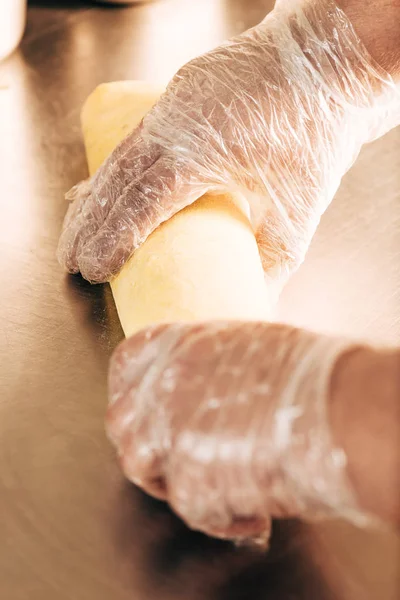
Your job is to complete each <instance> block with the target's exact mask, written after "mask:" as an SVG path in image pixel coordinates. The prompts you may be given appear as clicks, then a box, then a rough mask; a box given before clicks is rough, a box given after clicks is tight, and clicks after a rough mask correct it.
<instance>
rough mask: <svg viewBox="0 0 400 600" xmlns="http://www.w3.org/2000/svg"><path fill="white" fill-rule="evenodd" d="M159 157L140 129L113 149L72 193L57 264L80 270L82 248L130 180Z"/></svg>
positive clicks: (153, 145) (72, 270) (70, 269)
mask: <svg viewBox="0 0 400 600" xmlns="http://www.w3.org/2000/svg"><path fill="white" fill-rule="evenodd" d="M159 154H160V150H159V148H158V146H157V145H156V144H154V143H151V142H148V141H146V142H145V141H144V140H143V138H142V136H141V127H139V128H137V129H136V130H135V131H133V132H132V133H131V134H130V135H128V136H127V137H126V138H125V139H124V140H123V141H122V142H121V143H120V144H119V145H118V146H117V147H116V148H115V150H114V151H113V152H112V154H111V155H110V156H109V157H108V159H107V160H106V161H105V162H104V164H103V165H102V166H101V167H100V168H99V169H98V171H97V172H96V174H95V175H94V177H93V178H92V179H91V180H88V181H87V182H82V184H78V186H75V188H73V189H72V190H71V191H72V198H73V204H72V207H70V210H69V214H68V216H67V217H66V219H65V221H64V225H63V231H62V235H61V238H60V242H59V248H58V257H59V261H60V263H61V264H62V265H63V266H64V267H65V268H67V270H69V271H70V272H77V271H78V270H79V267H78V262H77V256H78V254H79V252H80V249H81V247H82V246H83V245H84V244H85V243H86V242H87V240H89V239H90V238H91V237H92V236H93V235H95V233H96V232H97V231H98V229H99V228H100V227H101V226H102V224H103V222H104V220H105V219H106V217H107V215H108V213H109V212H110V210H111V209H112V207H113V206H114V203H115V201H116V200H118V198H120V196H121V195H123V194H124V190H125V189H126V188H127V186H129V184H130V182H131V181H132V179H135V178H137V177H139V176H140V174H141V173H142V172H144V171H145V170H146V169H148V168H150V167H151V165H152V164H153V162H154V161H156V160H157V158H158V156H159ZM68 195H69V196H71V193H69V194H68Z"/></svg>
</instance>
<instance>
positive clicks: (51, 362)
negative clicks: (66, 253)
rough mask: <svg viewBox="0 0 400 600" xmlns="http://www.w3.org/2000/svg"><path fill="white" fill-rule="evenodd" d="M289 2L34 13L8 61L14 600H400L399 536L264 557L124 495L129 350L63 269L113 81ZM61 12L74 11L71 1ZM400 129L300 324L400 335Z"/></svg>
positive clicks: (4, 348)
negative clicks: (118, 370) (123, 383)
mask: <svg viewBox="0 0 400 600" xmlns="http://www.w3.org/2000/svg"><path fill="white" fill-rule="evenodd" d="M272 4H273V2H272V1H270V0H252V1H250V0H215V1H212V0H206V1H203V0H191V1H188V0H162V1H161V0H160V1H159V2H154V3H149V4H148V3H146V4H144V5H138V6H134V7H131V8H107V7H98V6H96V7H95V5H94V4H93V3H92V2H84V0H82V1H80V2H79V1H78V0H75V2H72V1H71V2H67V1H66V0H64V1H63V2H56V1H55V0H54V1H52V0H40V1H39V0H37V2H36V3H35V2H34V3H31V8H30V11H29V18H28V28H27V32H26V36H25V38H24V41H23V44H22V46H21V48H20V50H19V51H18V53H16V54H14V55H13V56H12V57H10V58H9V59H8V61H6V62H5V63H4V64H2V65H1V67H0V155H1V160H0V181H1V195H0V210H1V215H0V216H1V229H0V252H1V261H0V274H1V283H2V296H1V308H2V315H3V318H2V323H1V328H0V364H1V367H0V369H1V371H0V537H1V541H2V544H1V549H0V590H1V597H2V598H3V597H4V598H7V600H8V599H9V600H47V599H50V598H51V599H53V598H57V600H71V598H73V599H74V600H91V599H94V598H96V600H103V599H104V600H109V599H110V598H113V600H123V599H124V600H125V599H126V600H128V599H129V600H132V598H135V600H136V599H137V600H141V599H146V600H147V599H149V598H151V599H152V600H168V599H170V598H171V599H172V598H173V599H174V600H178V599H180V598H182V599H185V600H236V599H239V598H246V599H247V600H253V599H254V600H256V599H257V600H258V599H260V600H261V599H268V600H376V599H378V598H379V600H395V599H397V598H398V597H399V595H400V582H399V568H398V565H399V564H400V545H399V539H398V538H397V537H396V536H395V535H394V534H380V533H379V534H378V533H371V532H369V533H367V532H357V531H355V530H354V529H352V528H350V527H348V526H346V525H343V524H337V523H334V524H330V523H328V524H324V525H319V526H313V527H309V526H305V525H300V524H298V523H291V522H288V523H279V524H276V525H275V529H274V537H273V543H272V548H271V550H270V552H269V553H268V554H267V555H265V554H263V553H261V552H260V551H256V550H254V549H249V548H240V549H237V548H235V547H234V546H233V545H232V544H227V543H222V542H219V541H215V540H211V539H207V538H206V537H204V536H202V535H200V534H197V533H193V532H190V531H188V530H187V529H186V528H185V527H184V525H183V524H182V523H181V522H180V521H179V520H178V519H177V518H176V517H175V516H174V515H172V514H171V512H170V511H169V510H168V508H167V507H166V506H164V505H163V504H161V503H159V502H156V501H154V500H151V499H150V498H147V497H146V496H145V495H144V494H142V493H141V492H140V491H139V490H137V489H135V488H134V487H133V486H131V485H129V484H128V483H127V482H125V481H124V480H123V478H122V476H121V474H120V471H119V468H118V467H117V465H116V461H115V458H114V453H113V450H112V449H111V447H110V445H109V444H108V442H107V440H106V438H105V436H104V433H103V415H104V411H105V403H106V376H107V364H108V359H109V355H110V353H111V351H112V349H113V348H114V347H115V345H116V344H117V342H118V340H119V339H120V338H121V337H122V333H121V329H120V327H119V324H118V320H117V317H116V313H115V308H114V305H113V302H112V298H111V295H110V290H109V288H108V287H107V286H105V287H102V286H90V285H89V284H87V283H86V282H84V281H82V280H81V279H80V278H79V277H66V276H65V275H64V274H63V273H62V272H61V271H60V269H59V267H58V265H57V263H56V260H55V248H56V243H57V238H58V234H59V230H60V227H61V221H62V218H63V215H64V213H65V201H64V198H63V195H64V192H65V191H66V190H67V189H68V188H69V187H70V186H71V185H73V184H74V183H75V182H76V181H78V180H79V179H81V178H83V177H85V176H86V175H87V170H86V166H85V157H84V152H83V145H82V140H81V134H80V127H79V111H80V107H81V105H82V103H83V101H84V99H85V98H86V96H87V95H88V94H89V93H90V92H91V91H92V90H93V88H94V87H95V86H96V85H97V84H99V83H101V82H102V81H109V80H115V79H124V78H146V77H147V78H151V79H162V80H163V81H164V80H165V79H167V78H168V77H169V76H170V75H171V74H172V73H173V72H174V71H175V70H176V69H177V68H178V67H179V66H180V65H181V64H182V63H184V62H185V61H186V60H188V59H189V58H191V57H192V56H193V55H195V54H196V53H198V52H201V51H205V50H207V49H208V48H210V47H211V46H213V45H215V44H216V43H217V42H218V41H220V40H222V39H223V38H224V37H226V36H227V35H232V34H236V33H238V32H239V31H240V30H241V29H244V28H245V27H249V26H251V25H253V24H255V23H256V22H257V21H259V20H260V19H261V18H263V17H264V16H265V13H266V12H267V11H268V10H269V9H270V8H271V7H272ZM56 5H60V6H58V7H57V6H56ZM399 161H400V132H399V131H393V132H392V133H391V134H389V135H388V136H387V137H386V138H385V139H383V140H380V141H378V142H376V143H375V144H372V145H371V146H369V147H368V148H366V149H365V151H364V152H363V154H362V156H361V158H360V160H359V161H358V163H357V164H356V165H355V167H354V169H353V171H352V172H351V173H350V174H349V175H348V176H347V177H346V178H345V181H344V183H343V186H342V188H341V191H340V192H339V194H338V198H337V200H336V201H335V203H334V205H333V206H332V207H331V209H329V211H328V212H327V214H326V215H325V217H324V219H323V223H322V227H321V229H320V230H319V232H318V234H317V236H316V239H315V242H314V244H313V246H312V248H311V250H310V253H309V256H308V257H307V261H306V263H305V264H304V265H303V267H302V268H301V269H300V270H299V272H298V273H297V274H296V276H295V277H294V278H293V281H292V282H291V283H290V285H289V286H288V288H287V290H286V291H285V295H284V297H283V299H282V306H281V315H280V316H281V317H282V318H285V319H287V320H290V321H293V322H296V323H302V324H305V325H307V326H310V327H314V328H319V329H326V330H329V331H340V332H342V333H346V334H349V335H360V336H363V337H369V338H372V339H374V340H380V341H384V342H390V343H392V342H396V341H399V337H400V336H399V332H400V330H399V324H400V319H399V306H400V298H399V290H400V285H399V283H400V260H399V257H398V252H399V249H400V239H399V232H400V227H399V221H400V202H399V200H400V195H399V194H400V179H399V174H400V162H399Z"/></svg>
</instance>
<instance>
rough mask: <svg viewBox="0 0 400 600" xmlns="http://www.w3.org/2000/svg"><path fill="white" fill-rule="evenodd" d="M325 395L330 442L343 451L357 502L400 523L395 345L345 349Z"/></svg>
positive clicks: (399, 394)
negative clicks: (391, 346)
mask: <svg viewBox="0 0 400 600" xmlns="http://www.w3.org/2000/svg"><path fill="white" fill-rule="evenodd" d="M330 398H331V405H330V408H331V422H332V430H333V436H334V442H335V444H337V445H338V446H340V447H342V448H343V449H344V451H345V452H346V455H347V458H348V476H349V479H350V483H351V484H352V487H353V489H354V491H355V493H356V496H357V500H358V503H359V506H360V507H361V508H362V509H363V510H365V511H366V512H368V513H371V514H373V515H376V516H377V517H378V518H380V519H382V520H384V521H386V522H390V523H393V524H395V525H396V526H397V527H400V351H399V350H398V349H397V350H385V351H383V350H382V351H377V350H373V349H371V348H367V347H362V348H359V349H356V350H353V351H350V352H349V353H346V354H345V355H344V356H342V357H341V358H340V359H339V361H338V363H337V365H336V367H335V370H334V373H333V378H332V389H331V396H330Z"/></svg>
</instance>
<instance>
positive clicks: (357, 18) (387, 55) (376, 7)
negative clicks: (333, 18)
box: [336, 0, 400, 82]
mask: <svg viewBox="0 0 400 600" xmlns="http://www.w3.org/2000/svg"><path fill="white" fill-rule="evenodd" d="M336 3H337V5H338V6H339V8H341V9H342V10H343V11H344V12H345V14H346V16H347V17H348V19H349V20H350V22H351V23H352V25H353V27H354V29H355V31H356V33H357V35H358V36H359V38H360V40H361V41H362V43H363V44H364V46H365V48H366V49H367V51H368V52H369V54H370V55H371V57H372V58H373V59H374V60H375V61H376V63H377V64H378V65H379V66H380V67H381V68H382V69H384V70H385V71H386V72H387V73H389V75H391V76H392V77H393V79H394V80H395V81H396V82H400V1H399V0H372V1H371V2H369V1H366V0H336Z"/></svg>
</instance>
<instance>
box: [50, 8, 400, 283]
mask: <svg viewBox="0 0 400 600" xmlns="http://www.w3.org/2000/svg"><path fill="white" fill-rule="evenodd" d="M399 98H400V96H399V90H398V89H396V87H395V85H394V83H393V81H392V80H391V78H390V76H389V75H388V74H386V73H385V72H384V71H383V70H382V69H380V68H379V67H378V66H377V65H376V64H374V63H373V61H372V59H371V57H370V56H369V55H368V53H367V51H366V50H365V48H364V47H363V45H362V44H361V43H360V41H359V39H358V38H357V36H356V34H355V33H354V30H353V28H352V25H351V24H350V22H349V20H348V19H347V17H346V16H345V14H344V13H343V12H342V11H341V10H340V9H339V8H338V7H337V6H336V5H335V4H334V2H332V1H331V0H320V1H317V0H315V1H314V0H298V1H297V0H292V1H291V0H282V1H280V2H278V4H277V7H276V8H275V9H274V11H273V12H272V13H271V14H270V15H268V17H267V18H266V19H265V21H264V22H262V23H261V24H259V25H258V26H256V27H254V28H253V29H250V30H249V31H247V32H245V33H244V34H243V35H241V36H239V37H237V38H235V39H233V40H231V41H229V42H227V43H225V44H223V45H222V46H220V47H218V48H216V49H215V50H213V51H211V52H209V53H208V54H205V55H204V56H201V57H199V58H196V59H194V60H193V61H191V62H190V63H188V64H187V65H185V66H184V67H183V68H182V69H181V70H180V71H179V72H178V74H177V75H176V76H175V77H174V79H173V80H172V81H171V83H170V85H169V86H168V89H167V91H166V93H165V94H164V95H163V96H162V98H161V100H160V101H159V102H158V104H157V105H156V106H155V107H154V108H153V109H152V110H151V111H150V113H149V114H148V115H147V116H146V117H145V119H144V120H143V122H142V124H141V126H140V127H139V128H138V129H136V130H135V131H133V132H132V133H131V134H130V135H129V136H128V137H127V138H126V139H125V140H124V141H123V142H122V143H121V144H120V145H119V147H118V148H116V150H115V151H114V152H113V153H112V155H111V156H110V157H109V159H108V160H107V161H106V162H105V163H104V164H103V166H102V167H101V168H100V169H99V171H98V172H97V173H96V175H95V176H94V177H93V178H92V180H89V181H87V182H84V183H83V184H81V185H80V186H78V187H77V188H75V189H74V190H73V192H72V194H71V198H73V199H74V202H73V204H72V205H71V206H70V210H69V212H68V214H67V217H66V220H65V223H64V230H63V233H62V236H61V239H60V243H59V259H60V261H61V263H62V264H63V265H65V267H66V268H67V269H68V270H69V271H71V272H73V273H75V272H78V271H80V272H81V273H82V275H83V276H84V277H86V278H87V279H89V280H90V281H93V282H101V281H106V280H108V279H110V278H111V277H112V276H113V275H115V274H116V273H117V272H118V271H119V269H120V268H121V266H122V265H123V264H124V262H125V261H126V260H127V259H128V258H129V256H130V255H131V254H132V253H133V252H134V250H135V249H136V248H137V247H138V246H139V245H140V244H141V243H142V242H143V241H144V240H145V239H146V237H147V236H148V235H149V234H150V233H151V232H152V231H153V230H154V229H155V228H156V227H157V226H158V225H159V224H160V223H161V222H163V221H165V220H166V219H168V218H169V217H171V216H172V215H173V214H174V213H175V212H177V211H178V210H180V209H181V208H183V207H184V206H187V205H188V204H190V203H191V202H193V201H194V200H195V199H196V198H198V197H199V196H201V195H202V194H203V193H205V192H206V191H209V190H216V191H226V190H228V191H232V192H233V193H235V194H238V193H239V194H242V195H243V196H244V197H245V198H246V199H247V201H248V203H249V206H250V211H251V220H252V224H253V227H254V231H255V233H256V236H257V240H258V242H259V247H260V254H261V257H262V261H263V265H264V268H265V271H266V272H267V273H268V276H269V277H270V278H271V279H273V280H274V284H276V287H277V288H278V289H279V288H280V287H281V286H282V285H283V284H284V282H285V281H286V279H287V276H288V275H289V274H290V273H291V272H292V271H293V269H295V268H296V267H297V266H298V265H299V264H300V263H301V261H302V260H303V258H304V255H305V252H306V250H307V248H308V245H309V243H310V240H311V238H312V235H313V233H314V231H315V229H316V227H317V225H318V222H319V219H320V217H321V215H322V213H323V212H324V211H325V209H326V208H327V206H328V204H329V202H330V201H331V199H332V197H333V195H334V193H335V191H336V189H337V187H338V185H339V183H340V180H341V177H342V176H343V174H344V173H345V172H346V171H347V169H348V168H349V167H350V166H351V164H352V163H353V161H354V159H355V158H356V156H357V155H358V152H359V150H360V148H361V146H362V144H363V143H365V142H367V141H370V140H372V139H374V138H375V137H378V136H379V135H381V134H383V133H384V132H385V131H387V130H388V129H390V128H391V127H393V126H394V125H395V124H396V123H398V122H400V101H399Z"/></svg>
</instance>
